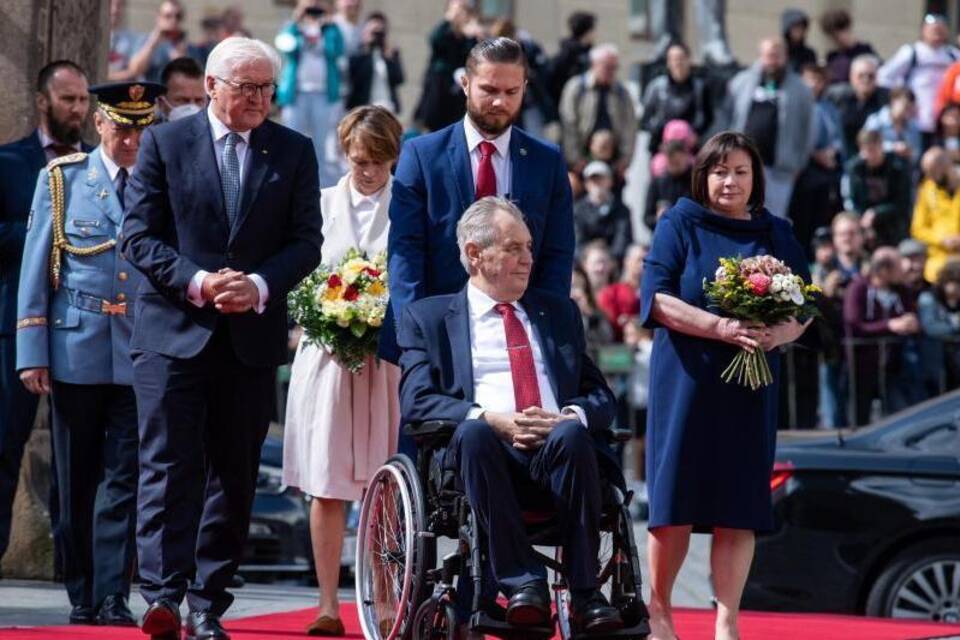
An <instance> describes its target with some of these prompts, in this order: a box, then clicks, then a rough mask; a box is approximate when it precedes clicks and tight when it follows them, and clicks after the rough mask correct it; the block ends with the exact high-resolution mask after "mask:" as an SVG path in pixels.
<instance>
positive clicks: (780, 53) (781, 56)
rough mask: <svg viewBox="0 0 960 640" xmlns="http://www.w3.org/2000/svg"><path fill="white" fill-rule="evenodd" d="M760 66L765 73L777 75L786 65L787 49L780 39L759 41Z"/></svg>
mask: <svg viewBox="0 0 960 640" xmlns="http://www.w3.org/2000/svg"><path fill="white" fill-rule="evenodd" d="M759 51H760V66H761V67H763V70H764V71H765V72H766V73H778V72H780V71H781V70H783V68H784V67H785V66H786V65H787V49H786V46H784V44H783V40H782V39H781V38H764V39H763V40H761V41H760V48H759Z"/></svg>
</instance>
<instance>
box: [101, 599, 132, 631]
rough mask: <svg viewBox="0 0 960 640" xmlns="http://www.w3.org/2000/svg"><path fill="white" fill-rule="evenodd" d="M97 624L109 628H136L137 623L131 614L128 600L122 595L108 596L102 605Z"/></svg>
mask: <svg viewBox="0 0 960 640" xmlns="http://www.w3.org/2000/svg"><path fill="white" fill-rule="evenodd" d="M97 624H102V625H105V626H108V627H135V626H137V621H136V620H134V619H133V614H132V613H130V607H128V606H127V600H126V598H124V597H123V596H121V595H113V596H107V597H106V598H104V599H103V602H102V603H101V604H100V613H98V614H97Z"/></svg>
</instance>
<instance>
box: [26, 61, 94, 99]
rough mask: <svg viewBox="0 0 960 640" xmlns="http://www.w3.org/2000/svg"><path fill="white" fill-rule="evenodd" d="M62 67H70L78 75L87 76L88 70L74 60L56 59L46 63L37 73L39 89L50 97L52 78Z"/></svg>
mask: <svg viewBox="0 0 960 640" xmlns="http://www.w3.org/2000/svg"><path fill="white" fill-rule="evenodd" d="M60 69H70V70H71V71H73V72H74V73H76V74H77V75H81V76H83V77H84V78H86V77H87V74H86V72H84V70H83V68H81V67H80V65H78V64H77V63H76V62H74V61H73V60H54V61H53V62H51V63H49V64H46V65H44V66H43V68H42V69H40V73H38V74H37V91H39V92H40V93H42V94H44V95H46V96H48V97H49V95H50V80H51V79H52V78H53V74H55V73H56V72H57V71H59V70H60Z"/></svg>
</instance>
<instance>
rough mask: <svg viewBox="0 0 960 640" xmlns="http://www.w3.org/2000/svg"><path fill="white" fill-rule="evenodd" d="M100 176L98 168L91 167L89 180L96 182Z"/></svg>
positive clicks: (88, 174)
mask: <svg viewBox="0 0 960 640" xmlns="http://www.w3.org/2000/svg"><path fill="white" fill-rule="evenodd" d="M98 175H99V174H98V173H97V168H96V167H91V169H90V171H87V180H96V179H97V176H98Z"/></svg>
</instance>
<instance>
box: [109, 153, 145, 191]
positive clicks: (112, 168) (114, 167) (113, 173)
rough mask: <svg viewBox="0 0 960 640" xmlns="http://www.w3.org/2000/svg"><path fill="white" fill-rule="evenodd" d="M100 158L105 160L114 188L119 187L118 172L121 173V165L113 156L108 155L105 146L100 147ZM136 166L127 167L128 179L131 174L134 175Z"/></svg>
mask: <svg viewBox="0 0 960 640" xmlns="http://www.w3.org/2000/svg"><path fill="white" fill-rule="evenodd" d="M100 159H101V160H103V166H104V168H105V169H106V170H107V175H108V176H110V182H112V183H113V187H114V189H116V188H118V187H119V186H120V185H119V183H117V174H118V173H120V165H118V164H117V163H116V162H114V161H113V158H111V157H110V156H108V155H107V152H106V151H104V149H103V147H100ZM135 168H136V165H134V166H132V167H129V168H128V169H127V180H129V179H130V176H132V175H133V170H134V169H135Z"/></svg>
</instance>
